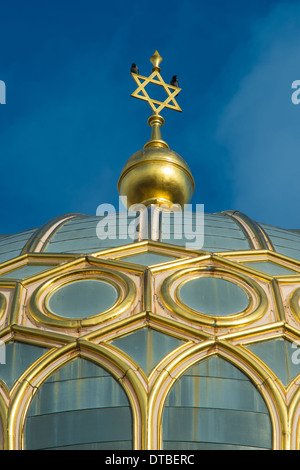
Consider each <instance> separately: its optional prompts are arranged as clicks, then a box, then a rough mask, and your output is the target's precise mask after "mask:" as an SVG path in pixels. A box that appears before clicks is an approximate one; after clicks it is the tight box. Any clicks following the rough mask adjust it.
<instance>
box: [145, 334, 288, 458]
mask: <svg viewBox="0 0 300 470" xmlns="http://www.w3.org/2000/svg"><path fill="white" fill-rule="evenodd" d="M214 355H217V356H219V357H221V358H223V359H225V360H226V361H228V362H230V363H231V364H232V365H233V366H235V367H237V368H238V369H239V370H240V371H241V372H243V373H244V374H245V375H246V376H247V377H248V378H249V379H250V381H251V382H252V383H253V384H254V386H255V387H256V388H257V389H258V391H259V393H260V395H261V396H262V398H263V400H264V402H265V404H266V406H267V409H268V412H269V416H270V419H271V426H272V434H273V439H272V440H273V449H285V448H288V446H289V433H288V419H287V412H286V406H285V403H284V398H283V397H282V395H281V393H280V390H279V389H278V387H277V385H276V383H275V382H274V381H272V380H270V376H269V375H268V374H267V372H266V371H265V370H264V369H263V368H262V367H261V366H260V365H259V364H258V363H256V362H255V361H254V360H253V359H252V358H251V356H250V355H248V354H247V352H246V351H243V350H242V349H240V348H238V347H237V346H234V345H232V344H230V343H228V342H226V341H224V340H217V339H212V340H208V341H204V342H202V343H197V344H194V345H193V346H191V347H190V348H189V349H186V350H185V351H183V352H182V354H179V355H178V356H177V357H176V358H175V359H174V360H173V361H172V362H170V363H169V364H168V365H167V366H166V367H165V369H164V370H163V371H162V372H161V374H160V375H159V376H158V378H157V380H156V382H155V384H154V385H153V387H152V390H151V393H150V396H149V422H150V423H152V429H149V431H148V434H149V442H148V446H149V448H152V449H160V448H161V447H162V415H163V410H164V405H165V401H166V398H167V395H168V393H169V391H170V390H171V388H172V386H173V385H174V384H175V382H176V381H177V380H179V379H180V378H181V377H182V375H183V374H184V372H185V371H186V370H187V369H189V368H190V367H192V366H193V365H195V364H196V363H198V362H200V361H202V360H204V359H207V358H209V357H211V356H214ZM151 431H152V432H151Z"/></svg>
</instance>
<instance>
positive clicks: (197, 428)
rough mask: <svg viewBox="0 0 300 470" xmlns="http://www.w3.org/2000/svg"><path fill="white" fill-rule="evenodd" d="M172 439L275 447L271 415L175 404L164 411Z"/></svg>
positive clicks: (176, 440)
mask: <svg viewBox="0 0 300 470" xmlns="http://www.w3.org/2000/svg"><path fill="white" fill-rule="evenodd" d="M163 426H164V428H167V429H168V436H167V440H168V441H173V447H169V448H173V449H174V450H175V449H176V448H177V442H178V441H179V442H180V441H182V440H185V441H192V442H195V441H199V442H201V443H206V442H213V443H215V444H221V445H223V444H231V445H237V446H241V445H242V446H250V447H261V448H264V449H271V439H270V418H269V416H267V415H266V414H263V413H251V412H244V411H235V410H230V409H228V410H223V409H201V408H184V407H173V408H167V409H166V410H165V412H164V421H163Z"/></svg>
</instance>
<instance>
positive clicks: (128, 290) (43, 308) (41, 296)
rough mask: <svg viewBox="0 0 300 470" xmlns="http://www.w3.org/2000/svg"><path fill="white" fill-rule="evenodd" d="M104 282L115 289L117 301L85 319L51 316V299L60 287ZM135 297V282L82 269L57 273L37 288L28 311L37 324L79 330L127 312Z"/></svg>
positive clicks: (123, 277)
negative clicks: (84, 281) (95, 281)
mask: <svg viewBox="0 0 300 470" xmlns="http://www.w3.org/2000/svg"><path fill="white" fill-rule="evenodd" d="M90 279H91V280H99V281H104V282H106V283H108V284H110V285H111V286H113V287H114V288H115V289H116V290H117V294H118V299H117V300H116V302H115V303H114V304H113V305H112V306H111V307H110V308H108V309H107V310H105V311H103V312H99V313H97V314H96V315H92V316H90V317H87V318H76V319H75V318H74V319H73V318H68V319H65V318H63V317H62V316H59V315H57V314H55V313H53V312H52V311H51V310H50V308H49V307H48V301H49V298H50V296H51V295H52V294H53V293H54V292H55V291H56V290H58V289H60V288H61V287H63V286H65V285H66V284H69V283H71V282H76V281H81V280H90ZM135 296H136V288H135V284H134V282H133V281H132V280H131V279H130V278H128V277H127V276H125V275H123V274H121V273H115V272H113V271H111V270H109V269H106V268H92V269H90V268H82V269H78V270H73V271H68V272H66V273H64V274H60V275H59V276H56V277H54V278H52V279H50V280H48V281H46V282H45V283H44V284H42V285H41V286H39V287H38V288H37V289H36V290H35V292H34V293H33V294H32V296H31V298H30V300H29V311H30V313H31V315H32V316H33V318H34V319H35V320H37V321H38V322H40V323H43V324H44V325H48V326H56V327H59V328H78V326H81V327H90V326H95V325H97V324H99V323H103V322H104V321H107V320H110V319H112V318H114V317H115V316H117V315H120V314H121V313H123V312H124V311H125V310H127V309H128V308H129V307H130V305H131V304H132V302H133V301H134V299H135Z"/></svg>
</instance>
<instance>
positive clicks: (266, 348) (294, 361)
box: [247, 338, 300, 386]
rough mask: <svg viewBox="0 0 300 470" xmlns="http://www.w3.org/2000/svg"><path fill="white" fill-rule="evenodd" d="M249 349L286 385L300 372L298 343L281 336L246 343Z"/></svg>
mask: <svg viewBox="0 0 300 470" xmlns="http://www.w3.org/2000/svg"><path fill="white" fill-rule="evenodd" d="M247 348H248V349H250V351H252V352H253V353H254V354H256V356H258V357H259V358H260V359H261V360H262V361H263V362H265V363H266V364H267V366H268V367H270V369H271V370H272V371H273V372H274V373H275V374H276V375H277V377H278V378H279V379H280V380H281V382H282V383H283V385H284V386H287V385H288V384H289V383H290V381H291V380H293V379H294V378H295V377H296V376H297V375H298V374H299V373H300V349H299V345H297V344H294V343H291V342H290V341H287V340H285V339H283V338H277V339H272V340H268V341H262V342H259V343H253V344H248V345H247Z"/></svg>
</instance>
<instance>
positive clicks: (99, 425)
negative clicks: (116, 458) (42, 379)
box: [25, 407, 132, 450]
mask: <svg viewBox="0 0 300 470" xmlns="http://www.w3.org/2000/svg"><path fill="white" fill-rule="evenodd" d="M131 421H132V418H131V411H130V409H129V407H118V408H103V409H88V410H74V411H71V412H70V411H68V412H65V413H64V412H62V413H54V414H46V415H40V416H36V417H28V418H27V420H26V424H25V443H26V444H25V449H26V450H34V449H36V450H38V449H52V448H56V447H62V446H64V447H66V446H72V445H82V444H83V445H85V446H86V448H87V450H89V449H90V445H95V444H96V443H97V442H100V443H102V444H103V448H106V447H108V446H109V447H108V448H111V445H112V443H113V444H114V447H115V450H118V443H119V442H120V441H121V442H122V441H123V442H124V441H127V445H128V447H127V448H132V432H131V428H132V422H131ZM106 444H107V445H106ZM121 448H124V444H122V447H121Z"/></svg>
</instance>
